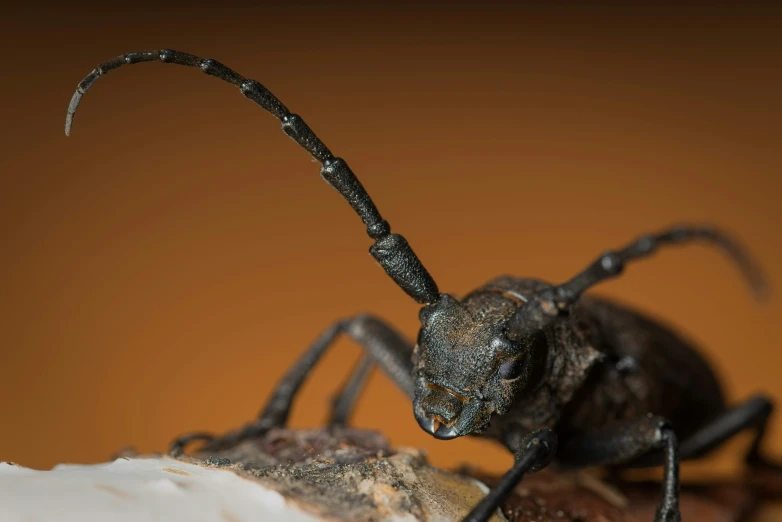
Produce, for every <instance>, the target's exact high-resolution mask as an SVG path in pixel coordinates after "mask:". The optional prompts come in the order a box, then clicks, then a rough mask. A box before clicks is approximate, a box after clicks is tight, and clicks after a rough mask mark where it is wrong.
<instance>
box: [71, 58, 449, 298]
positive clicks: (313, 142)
mask: <svg viewBox="0 0 782 522" xmlns="http://www.w3.org/2000/svg"><path fill="white" fill-rule="evenodd" d="M154 61H161V62H163V63H173V64H176V65H185V66H187V67H196V68H198V69H201V71H202V72H204V73H206V74H208V75H210V76H214V77H216V78H219V79H221V80H223V81H225V82H228V83H230V84H232V85H234V86H236V87H238V88H239V90H240V91H241V93H242V94H243V95H244V96H245V97H246V98H249V99H250V100H252V101H253V102H255V103H256V104H257V105H259V106H260V107H261V108H263V109H264V110H266V111H267V112H269V113H270V114H272V115H273V116H274V117H275V118H277V119H279V120H280V122H281V124H282V130H283V132H285V134H287V135H288V136H290V137H291V138H292V139H293V141H295V142H296V143H298V144H299V145H300V146H301V147H302V148H304V149H305V150H306V151H307V152H309V153H310V154H311V155H312V157H314V158H315V159H316V160H318V161H319V162H320V163H321V164H322V167H321V169H320V174H321V176H323V179H325V180H326V181H327V182H328V183H329V185H331V186H332V187H334V188H335V189H336V190H337V191H338V192H339V193H340V194H341V195H342V197H344V198H345V200H346V201H347V202H348V203H349V204H350V206H351V207H352V208H353V210H354V211H355V212H356V214H358V216H359V217H360V218H361V221H363V222H364V225H365V226H366V228H367V234H368V235H369V237H371V238H372V239H374V240H375V243H374V244H373V245H372V246H371V247H370V249H369V252H370V254H372V257H374V258H375V259H376V260H377V262H378V263H380V266H382V267H383V269H384V270H385V271H386V273H387V274H388V275H389V276H390V277H391V279H393V280H394V282H395V283H396V284H397V285H399V287H400V288H402V290H404V291H405V292H406V293H407V294H408V295H409V296H410V297H412V298H413V299H415V300H416V301H417V302H418V303H422V304H426V303H433V302H435V301H437V299H438V298H439V291H438V289H437V284H436V283H435V282H434V279H432V276H431V275H429V272H428V271H427V270H426V268H425V267H424V266H423V264H422V263H421V261H420V260H419V259H418V257H417V256H416V255H415V253H414V252H413V249H412V248H411V247H410V245H409V244H408V243H407V240H405V238H404V237H403V236H401V235H400V234H392V233H391V227H390V226H389V224H388V222H387V221H386V220H385V219H383V218H382V217H381V215H380V212H378V210H377V207H375V204H374V203H373V202H372V199H371V198H370V197H369V194H367V191H366V190H365V189H364V187H363V186H362V185H361V182H360V181H359V180H358V178H357V177H356V175H355V174H354V173H353V171H351V170H350V167H348V164H347V163H346V162H345V160H343V159H342V158H338V157H334V156H333V155H332V154H331V151H330V150H329V149H328V148H327V147H326V145H324V144H323V142H322V141H321V140H320V138H318V137H317V136H316V135H315V133H314V132H313V131H312V129H310V127H309V126H308V125H307V124H306V123H305V122H304V120H303V119H302V118H301V116H299V115H297V114H292V113H291V112H290V111H289V110H288V108H287V107H285V105H283V104H282V102H280V100H278V99H277V97H276V96H274V95H273V94H272V93H271V92H270V91H269V90H268V89H267V88H266V87H264V86H263V85H261V84H260V83H259V82H257V81H255V80H248V79H247V78H245V77H243V76H242V75H240V74H239V73H237V72H236V71H234V70H232V69H230V68H228V67H226V66H225V65H223V64H222V63H220V62H218V61H216V60H210V59H203V58H199V57H197V56H193V55H192V54H187V53H183V52H179V51H172V50H168V49H164V50H160V51H143V52H134V53H128V54H125V55H122V56H118V57H116V58H114V59H112V60H109V61H107V62H104V63H102V64H100V65H98V67H96V68H95V69H94V70H93V71H92V72H91V73H90V74H88V75H87V76H86V77H85V78H84V79H83V80H82V81H81V82H80V83H79V85H78V87H77V88H76V92H75V93H73V97H72V98H71V102H70V104H68V114H67V116H66V117H65V134H66V135H70V133H71V127H72V126H73V116H74V114H75V113H76V109H77V108H78V107H79V103H80V102H81V99H82V96H84V94H85V93H86V92H87V90H88V89H89V88H90V87H92V85H93V84H94V83H95V82H96V81H97V80H98V78H100V77H101V76H103V75H105V74H107V73H108V72H110V71H113V70H114V69H117V68H119V67H122V66H123V65H131V64H135V63H142V62H154Z"/></svg>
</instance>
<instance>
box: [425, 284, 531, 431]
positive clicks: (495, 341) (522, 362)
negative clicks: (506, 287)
mask: <svg viewBox="0 0 782 522" xmlns="http://www.w3.org/2000/svg"><path fill="white" fill-rule="evenodd" d="M511 315H512V309H508V308H502V307H496V308H492V307H489V308H482V309H480V310H479V311H477V313H476V311H475V310H471V308H470V307H467V306H465V305H464V304H463V303H460V302H459V301H457V300H456V299H454V298H453V297H452V296H450V295H448V294H442V295H441V296H440V299H438V301H437V302H435V303H433V304H430V305H428V306H426V307H424V308H422V309H421V313H420V319H421V330H420V332H419V334H418V342H417V344H416V348H415V352H414V360H413V362H414V375H415V400H414V401H413V412H414V414H415V418H416V420H417V421H418V424H419V425H420V426H421V428H423V429H424V431H426V432H427V433H430V434H431V435H433V436H435V437H436V438H438V439H453V438H456V437H460V436H462V435H467V434H470V433H482V432H484V431H485V430H486V428H487V427H488V426H489V420H490V419H491V416H492V415H493V414H494V413H498V414H503V413H506V412H507V411H508V410H509V409H510V406H511V404H512V403H513V400H514V398H515V397H516V395H517V394H518V393H519V392H520V391H521V390H523V389H525V388H528V387H529V386H530V385H531V384H533V383H534V381H535V380H536V376H537V375H539V373H538V372H539V370H540V368H541V367H542V364H540V360H541V356H543V357H545V338H544V337H542V336H538V337H536V338H535V339H534V340H529V341H526V340H525V341H522V342H516V341H511V340H510V339H508V337H506V336H505V334H504V333H503V331H504V328H505V323H506V322H507V320H508V318H509V317H510V316H511Z"/></svg>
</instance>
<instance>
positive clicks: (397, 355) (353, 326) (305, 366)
mask: <svg viewBox="0 0 782 522" xmlns="http://www.w3.org/2000/svg"><path fill="white" fill-rule="evenodd" d="M340 334H345V335H347V336H348V337H350V338H351V339H353V340H354V341H356V342H357V343H358V344H359V345H360V346H361V347H362V348H364V349H365V350H366V351H367V352H368V354H369V355H370V356H371V359H372V362H375V363H377V364H378V365H379V366H380V367H381V368H382V369H383V370H384V371H385V373H386V374H387V375H388V376H389V377H391V380H393V381H394V383H395V384H396V385H397V386H398V387H399V388H400V389H401V390H402V391H404V392H405V393H406V394H407V395H408V396H409V397H411V398H412V396H413V377H412V363H411V360H410V356H411V354H412V352H413V347H412V345H411V344H410V343H409V342H408V341H406V340H405V339H404V338H402V336H401V335H400V334H399V333H397V332H396V330H394V329H392V328H391V327H390V326H388V325H387V324H386V323H385V322H383V321H382V320H380V319H378V318H376V317H373V316H371V315H366V314H363V315H359V316H357V317H354V318H352V319H348V320H343V321H338V322H336V323H334V324H333V325H332V326H330V327H329V328H328V329H327V330H326V331H325V332H323V333H322V334H321V335H320V337H318V339H317V340H316V341H315V342H314V343H313V344H312V346H310V348H309V349H308V350H307V351H306V352H304V354H303V355H302V356H301V357H300V358H299V360H298V361H296V363H295V364H294V365H293V366H292V367H291V369H290V370H288V373H286V374H285V376H284V377H283V378H282V379H281V380H280V382H279V383H278V384H277V387H276V388H275V389H274V391H273V392H272V396H271V398H270V399H269V402H268V403H267V404H266V407H265V408H264V409H263V411H262V412H261V414H260V415H259V417H258V419H257V420H256V421H254V422H252V423H250V424H248V425H246V426H244V427H243V428H241V429H239V430H236V431H231V432H229V433H227V434H225V435H223V436H221V437H214V438H212V439H209V438H208V437H209V435H206V434H202V433H199V434H188V435H184V436H182V437H179V438H178V439H176V440H175V441H174V442H173V443H172V445H171V449H170V453H172V454H179V453H181V452H182V451H183V449H184V446H185V445H186V444H188V443H190V442H193V441H195V440H207V441H208V442H207V444H206V446H204V448H203V449H204V450H216V449H219V448H225V447H230V446H233V445H235V444H237V443H239V442H241V441H243V440H245V439H248V438H252V437H256V436H259V435H262V434H264V433H266V432H268V431H269V430H270V429H272V428H279V427H283V426H285V424H286V422H287V420H288V415H289V414H290V410H291V405H292V403H293V400H294V398H295V397H296V394H297V393H298V391H299V389H300V388H301V385H302V384H303V383H304V381H305V380H306V379H307V377H308V376H309V374H310V372H311V371H312V369H313V368H314V367H315V365H316V364H317V362H318V360H320V357H321V356H322V355H323V353H324V352H325V351H326V350H327V349H328V348H329V347H330V346H331V345H332V344H333V342H334V340H335V339H336V338H337V337H338V336H339V335H340ZM348 384H349V386H348V388H346V389H345V390H346V391H348V392H349V391H350V390H349V388H350V383H348ZM354 387H355V388H357V389H356V390H355V391H354V392H351V393H355V394H357V393H358V391H360V388H361V386H360V383H359V384H358V385H356V386H354ZM347 399H348V400H349V402H348V403H347V406H351V405H352V404H353V402H354V399H353V398H351V397H348V398H347ZM348 411H349V407H348Z"/></svg>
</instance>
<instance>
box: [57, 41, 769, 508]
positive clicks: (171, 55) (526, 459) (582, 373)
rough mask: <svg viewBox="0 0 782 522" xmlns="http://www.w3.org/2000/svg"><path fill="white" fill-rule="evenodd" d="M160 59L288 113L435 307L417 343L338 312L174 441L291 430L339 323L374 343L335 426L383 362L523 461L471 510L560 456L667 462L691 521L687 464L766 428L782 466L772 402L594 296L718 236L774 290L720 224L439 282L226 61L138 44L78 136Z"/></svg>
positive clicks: (344, 177)
mask: <svg viewBox="0 0 782 522" xmlns="http://www.w3.org/2000/svg"><path fill="white" fill-rule="evenodd" d="M151 61H161V62H164V63H173V64H178V65H185V66H189V67H197V68H199V69H201V71H203V72H205V73H206V74H209V75H211V76H215V77H217V78H219V79H221V80H224V81H226V82H228V83H231V84H233V85H235V86H236V87H238V88H239V89H240V91H241V93H242V94H243V95H244V96H246V97H247V98H249V99H250V100H252V101H253V102H255V103H256V104H258V105H259V106H261V107H262V108H263V109H265V110H266V111H268V112H270V113H271V114H272V115H274V116H275V117H276V118H278V119H279V120H280V121H281V122H282V129H283V131H284V132H285V133H286V134H287V135H288V136H290V137H291V138H292V139H293V140H294V141H296V143H298V144H299V145H300V146H301V147H303V148H304V149H306V150H307V152H309V153H310V154H311V155H312V156H313V157H314V158H315V159H316V160H318V161H319V162H320V163H321V164H322V168H321V175H322V176H323V178H324V179H325V180H326V181H327V182H328V183H329V184H330V185H331V186H332V187H334V188H335V189H336V190H337V191H339V193H340V194H341V195H342V196H343V197H344V198H345V199H346V200H347V201H348V203H349V204H350V206H351V207H352V208H353V210H354V211H355V212H356V213H357V214H358V215H359V217H360V218H361V220H362V221H363V222H364V225H365V226H366V229H367V233H368V234H369V236H370V237H371V238H372V239H373V240H374V241H375V242H374V244H373V245H372V246H371V248H370V250H369V251H370V253H371V254H372V256H373V257H374V258H375V259H376V260H377V261H378V263H380V265H381V266H382V267H383V269H384V270H385V271H386V273H387V274H388V275H389V276H390V277H391V278H392V279H393V280H394V282H396V284H397V285H399V286H400V287H401V288H402V289H403V290H404V291H405V292H406V293H407V294H408V295H409V296H410V297H412V298H413V299H415V300H416V301H417V302H418V303H420V304H422V305H423V308H421V311H420V313H419V316H420V320H421V330H420V332H419V334H418V341H417V343H416V344H415V346H413V345H411V344H410V343H408V342H407V341H405V340H404V338H403V337H402V336H401V335H399V334H398V333H397V332H396V331H395V330H394V329H393V328H392V327H390V326H389V325H387V324H386V323H385V322H383V321H382V320H380V319H378V318H376V317H372V316H369V315H360V316H357V317H354V318H351V319H347V320H343V321H338V322H336V323H335V324H334V325H333V326H331V327H330V328H329V329H328V330H327V331H326V332H324V333H323V334H322V335H321V337H320V338H319V339H318V340H317V341H316V342H315V343H314V344H313V345H312V347H310V348H309V349H308V350H307V351H306V352H305V353H304V355H303V356H302V357H301V358H300V360H299V361H298V362H297V363H296V364H295V365H294V366H293V368H291V369H290V371H289V372H288V373H287V374H286V375H285V376H284V378H283V379H282V381H281V382H280V383H279V384H278V386H277V388H276V389H275V391H274V393H273V395H272V397H271V399H270V401H269V403H268V404H267V406H266V408H265V409H264V410H263V412H262V414H261V415H260V417H259V418H258V419H257V420H256V421H254V422H253V423H251V424H248V425H247V426H245V427H244V428H243V429H241V430H237V431H234V432H231V433H228V434H226V435H224V436H222V437H213V436H212V435H208V434H204V433H195V434H189V435H186V436H183V437H180V438H179V439H177V440H176V441H175V442H174V443H173V445H172V448H171V451H172V452H175V453H176V452H181V451H182V449H183V448H184V446H185V445H186V444H188V443H189V442H192V441H194V440H205V441H206V446H205V449H207V450H208V449H217V448H221V447H226V446H230V445H233V444H236V443H238V442H240V441H242V440H244V439H247V438H250V437H254V436H259V435H261V434H263V433H265V432H267V431H268V430H269V429H271V428H274V427H280V426H284V425H285V423H286V421H287V418H288V414H289V412H290V407H291V403H292V401H293V398H294V396H295V395H296V392H297V391H298V389H299V388H300V387H301V384H302V383H303V382H304V380H305V379H306V377H307V375H308V374H309V373H310V371H311V370H312V368H313V367H314V366H315V364H316V363H317V361H318V359H319V358H320V356H321V355H322V354H323V352H324V351H325V350H326V349H327V348H328V347H329V345H330V344H331V343H332V341H333V340H334V339H335V338H336V337H337V336H338V335H340V334H346V335H348V336H349V337H351V338H352V339H354V340H355V341H356V342H357V343H358V344H359V345H361V346H362V347H363V348H365V349H366V352H367V353H366V354H365V356H364V357H363V359H362V361H361V363H360V364H359V365H358V366H357V368H356V369H355V370H354V372H353V374H352V376H351V378H350V379H349V380H348V382H347V384H346V386H345V387H344V389H343V390H342V392H341V394H340V396H339V397H338V399H337V400H336V401H335V404H334V411H333V414H332V421H333V423H334V424H337V425H339V424H344V423H345V422H346V421H347V418H348V416H349V414H350V411H351V409H352V406H353V403H354V402H355V400H356V398H357V397H358V395H359V394H360V391H361V387H362V383H363V381H364V379H365V377H366V375H367V373H368V371H369V369H370V368H371V366H372V365H374V364H377V365H378V366H380V367H381V368H382V369H383V370H385V372H386V373H387V374H388V375H389V376H390V377H391V379H392V380H393V381H394V382H395V383H396V384H397V385H398V386H399V387H400V388H401V389H402V390H403V391H404V392H405V393H407V395H408V396H409V397H410V398H411V399H412V400H413V413H414V415H415V418H416V420H417V421H418V424H419V425H420V426H421V428H423V429H424V430H425V431H426V432H428V433H430V434H431V435H433V436H434V437H436V438H438V439H453V438H455V437H460V436H463V435H483V436H486V437H491V438H493V439H495V440H497V441H499V442H501V443H502V444H503V445H505V446H506V447H507V448H508V449H509V450H510V451H511V452H513V454H514V455H515V456H516V462H515V464H514V466H513V467H512V468H511V469H510V470H509V471H508V472H507V473H506V474H505V475H504V476H503V478H502V480H501V481H500V483H499V484H498V485H497V486H496V487H495V489H493V490H492V491H491V492H490V493H489V494H488V495H487V496H486V497H485V499H484V500H482V501H481V502H480V503H479V504H478V505H477V506H476V507H475V508H474V509H473V510H472V511H471V513H470V514H469V515H467V517H466V518H465V521H470V522H477V521H485V520H487V519H488V518H489V517H491V515H492V514H493V513H494V511H495V510H496V509H497V507H498V506H500V505H501V504H502V502H503V500H504V499H505V498H506V497H507V495H508V494H509V493H510V491H511V490H512V489H513V487H515V485H516V484H517V483H518V482H519V480H521V478H522V476H523V475H524V473H526V472H530V471H537V470H539V469H542V468H544V467H545V466H546V465H548V464H549V463H550V462H551V461H556V462H557V464H558V465H560V466H562V467H585V466H617V467H635V466H658V465H661V464H662V465H663V466H664V478H663V484H662V496H661V500H660V503H659V506H658V509H657V513H656V516H655V520H656V521H675V520H680V518H681V516H680V513H679V506H678V497H679V479H678V470H679V462H680V461H681V460H682V459H689V458H695V457H700V456H702V455H704V454H705V453H707V452H708V451H710V450H712V449H714V448H715V447H716V446H718V445H719V444H721V443H722V442H724V441H725V440H727V439H728V438H730V437H732V436H733V435H735V434H737V433H738V432H740V431H742V430H744V429H747V428H753V429H755V431H756V435H755V438H754V440H753V443H752V445H751V447H750V449H749V451H748V453H747V457H746V460H747V462H748V463H749V464H750V465H753V466H763V467H773V468H775V469H779V466H778V465H776V464H772V463H770V462H769V461H768V460H767V459H765V458H764V457H763V456H762V454H761V451H760V445H761V442H762V438H763V434H764V431H765V427H766V423H767V421H768V419H769V416H770V415H771V412H772V404H771V402H770V401H769V399H768V398H767V397H764V396H760V395H759V396H755V397H752V398H750V399H749V400H747V401H745V402H744V403H741V404H739V405H736V406H732V407H729V406H728V405H727V404H726V401H725V399H724V396H723V393H722V390H721V387H720V384H719V382H718V381H717V379H716V377H715V376H714V373H713V372H712V370H711V368H710V367H709V365H708V363H707V362H706V361H705V360H704V359H703V358H702V357H701V356H700V355H699V354H698V353H697V352H696V351H695V350H694V349H693V347H691V346H690V345H689V344H688V343H687V342H685V341H684V340H682V339H681V338H680V337H678V336H677V335H676V334H675V333H673V332H671V331H670V330H668V329H667V328H665V327H663V326H661V325H659V324H657V323H655V322H654V321H652V320H650V319H647V318H645V317H644V316H643V315H641V314H639V313H637V312H634V311H631V310H629V309H627V308H624V307H621V306H618V305H615V304H612V303H611V302H608V301H605V300H602V299H597V298H592V297H589V296H584V295H582V294H583V293H584V291H586V290H587V289H589V288H590V287H592V286H594V285H595V284H597V283H599V282H601V281H604V280H606V279H609V278H612V277H616V276H617V275H619V274H620V273H621V272H622V270H623V269H624V267H625V265H626V264H627V263H628V262H630V261H632V260H635V259H642V258H645V257H647V256H649V255H650V254H652V253H653V252H654V251H655V250H656V249H657V248H658V247H660V246H663V245H669V244H681V243H686V242H690V241H704V242H710V243H714V244H716V245H718V246H720V247H722V248H723V249H724V250H725V251H726V252H727V253H728V254H729V255H730V256H731V257H732V258H733V260H734V261H735V262H736V263H737V264H738V266H739V268H740V269H741V270H742V272H743V273H744V275H745V276H746V277H747V279H748V280H749V282H750V284H751V286H752V288H753V290H754V291H755V292H756V293H758V294H761V295H762V294H764V293H765V291H766V288H767V286H766V284H765V281H764V279H763V277H762V276H761V274H760V271H759V270H758V269H757V267H756V266H755V264H754V263H753V262H752V261H751V260H750V259H749V257H748V256H747V255H746V254H745V253H744V252H743V251H742V249H740V248H739V247H738V246H737V245H736V243H735V242H734V241H733V240H731V239H730V238H729V237H727V236H726V235H724V234H722V233H720V232H718V231H716V230H714V229H712V228H708V227H695V226H681V227H675V228H671V229H669V230H665V231H662V232H660V233H658V234H650V235H644V236H641V237H640V238H638V239H637V240H635V241H633V242H632V243H630V244H629V245H627V246H626V247H624V248H622V249H619V250H616V251H610V252H606V253H604V254H602V255H601V256H599V257H598V258H597V259H596V260H595V261H594V262H593V263H592V264H591V265H589V266H588V267H587V268H586V269H585V270H583V271H582V272H581V273H579V274H577V275H576V276H575V277H573V278H572V279H570V280H568V281H566V282H564V283H562V284H558V285H554V284H549V283H547V282H544V281H540V280H537V279H530V278H517V277H511V276H503V277H499V278H497V279H494V280H492V281H490V282H489V283H487V284H485V285H484V286H482V287H480V288H478V289H477V290H474V291H473V292H471V293H470V294H468V295H467V296H465V297H464V298H462V299H456V298H454V297H453V296H451V295H449V294H444V293H440V291H439V290H438V288H437V285H436V284H435V282H434V279H433V278H432V277H431V276H430V275H429V273H428V272H427V270H426V269H425V268H424V266H423V264H422V263H421V262H420V260H419V259H418V257H417V256H416V255H415V253H414V252H413V250H412V249H411V248H410V246H409V245H408V243H407V241H406V240H405V239H404V237H402V236H401V235H399V234H394V233H392V232H391V228H390V226H389V224H388V222H387V221H385V220H384V219H383V218H382V217H381V215H380V213H379V212H378V210H377V208H376V207H375V205H374V203H373V202H372V200H371V199H370V197H369V195H368V194H367V192H366V191H365V190H364V188H363V187H362V185H361V183H360V182H359V181H358V179H357V178H356V176H355V175H354V174H353V172H352V171H351V170H350V168H349V167H348V165H347V163H346V162H345V161H344V160H343V159H341V158H338V157H335V156H333V155H332V154H331V151H330V150H329V149H328V148H327V147H326V146H325V145H324V144H323V142H321V141H320V139H319V138H318V137H317V136H316V135H315V133H313V132H312V130H311V129H310V128H309V127H308V126H307V124H306V123H305V122H304V120H303V119H302V118H301V117H300V116H298V115H296V114H293V113H291V112H290V111H289V110H288V109H287V108H286V107H285V106H284V105H283V104H282V103H281V102H280V101H279V100H278V99H277V98H276V97H275V96H274V95H273V94H272V93H271V92H269V91H268V90H267V89H266V88H265V87H264V86H263V85H261V84H260V83H258V82H257V81H255V80H248V79H246V78H244V77H243V76H241V75H240V74H238V73H237V72H235V71H233V70H231V69H229V68H228V67H226V66H225V65H223V64H221V63H219V62H217V61H215V60H205V59H202V58H199V57H197V56H193V55H191V54H186V53H182V52H179V51H172V50H160V51H145V52H137V53H128V54H125V55H123V56H119V57H117V58H114V59H113V60H109V61H107V62H105V63H102V64H100V65H99V66H98V67H97V68H96V69H95V70H93V71H92V72H91V73H90V74H89V75H88V76H87V77H86V78H85V79H84V80H82V82H81V83H79V86H78V88H77V90H76V92H75V93H74V95H73V98H72V100H71V103H70V105H69V107H68V115H67V118H66V123H65V132H66V134H70V128H71V124H72V121H73V115H74V113H75V112H76V108H77V107H78V105H79V102H80V101H81V97H82V96H83V95H84V93H85V92H86V91H87V89H89V88H90V87H91V86H92V84H93V83H95V81H96V80H97V79H98V78H100V77H101V76H102V75H104V74H106V73H108V72H109V71H112V70H114V69H116V68H118V67H121V66H123V65H126V64H134V63H140V62H151Z"/></svg>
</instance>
